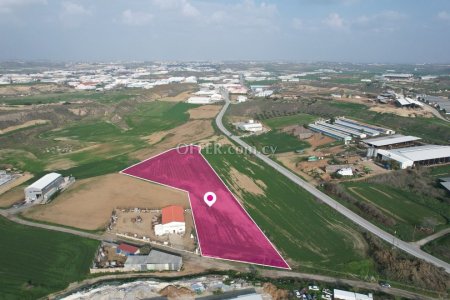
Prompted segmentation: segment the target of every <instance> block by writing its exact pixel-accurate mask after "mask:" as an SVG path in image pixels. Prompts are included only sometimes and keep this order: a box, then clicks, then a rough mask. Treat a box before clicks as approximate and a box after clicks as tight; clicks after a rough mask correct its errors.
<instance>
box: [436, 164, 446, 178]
mask: <svg viewBox="0 0 450 300" xmlns="http://www.w3.org/2000/svg"><path fill="white" fill-rule="evenodd" d="M431 176H433V177H436V178H439V177H449V176H450V165H444V166H437V167H433V168H431Z"/></svg>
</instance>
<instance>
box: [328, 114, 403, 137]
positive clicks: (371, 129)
mask: <svg viewBox="0 0 450 300" xmlns="http://www.w3.org/2000/svg"><path fill="white" fill-rule="evenodd" d="M334 124H337V125H342V126H345V127H348V128H353V129H356V130H358V131H360V132H364V133H366V134H367V135H368V136H377V135H380V134H386V135H390V134H395V131H394V130H392V129H389V128H384V127H380V126H375V125H368V124H365V123H362V122H358V121H355V120H351V119H347V118H344V117H339V118H336V120H335V122H334Z"/></svg>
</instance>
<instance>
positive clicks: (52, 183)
mask: <svg viewBox="0 0 450 300" xmlns="http://www.w3.org/2000/svg"><path fill="white" fill-rule="evenodd" d="M63 184H64V178H63V177H62V175H61V174H58V173H49V174H47V175H45V176H43V177H42V178H40V179H39V180H37V181H36V182H34V183H32V184H31V185H30V186H28V187H26V188H25V201H26V202H28V203H30V202H35V203H46V202H47V201H48V200H49V199H50V197H51V196H52V195H53V194H55V193H56V192H57V191H59V190H61V187H62V186H63Z"/></svg>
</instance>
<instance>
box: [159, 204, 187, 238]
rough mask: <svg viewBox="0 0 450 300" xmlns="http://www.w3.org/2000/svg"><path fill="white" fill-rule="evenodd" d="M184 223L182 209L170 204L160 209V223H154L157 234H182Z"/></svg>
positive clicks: (184, 227)
mask: <svg viewBox="0 0 450 300" xmlns="http://www.w3.org/2000/svg"><path fill="white" fill-rule="evenodd" d="M185 231H186V223H185V221H184V209H183V207H181V206H176V205H171V206H168V207H165V208H163V209H162V221H161V224H157V225H155V234H156V235H157V236H160V235H165V234H169V233H177V234H184V232H185Z"/></svg>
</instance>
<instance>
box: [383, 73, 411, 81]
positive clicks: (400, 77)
mask: <svg viewBox="0 0 450 300" xmlns="http://www.w3.org/2000/svg"><path fill="white" fill-rule="evenodd" d="M383 78H384V79H385V80H387V81H411V80H413V79H414V75H413V74H394V73H388V74H383Z"/></svg>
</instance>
